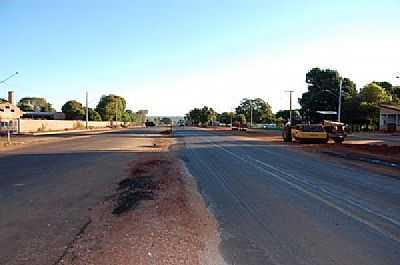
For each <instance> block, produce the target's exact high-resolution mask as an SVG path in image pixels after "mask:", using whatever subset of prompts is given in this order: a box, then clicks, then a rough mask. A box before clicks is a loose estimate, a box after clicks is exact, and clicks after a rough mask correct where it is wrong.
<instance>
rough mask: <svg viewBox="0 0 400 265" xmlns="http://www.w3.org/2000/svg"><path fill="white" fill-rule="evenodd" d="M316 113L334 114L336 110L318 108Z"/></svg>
mask: <svg viewBox="0 0 400 265" xmlns="http://www.w3.org/2000/svg"><path fill="white" fill-rule="evenodd" d="M317 113H319V114H322V115H336V114H337V112H336V111H330V110H319V111H317Z"/></svg>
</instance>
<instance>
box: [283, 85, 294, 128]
mask: <svg viewBox="0 0 400 265" xmlns="http://www.w3.org/2000/svg"><path fill="white" fill-rule="evenodd" d="M285 92H287V93H289V95H290V100H289V102H290V103H289V122H290V125H292V94H293V92H294V91H293V90H287V91H285Z"/></svg>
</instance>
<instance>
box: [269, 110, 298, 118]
mask: <svg viewBox="0 0 400 265" xmlns="http://www.w3.org/2000/svg"><path fill="white" fill-rule="evenodd" d="M275 118H276V119H282V120H284V121H289V119H290V110H280V111H278V112H277V113H276V114H275ZM300 118H301V116H300V112H299V110H292V119H294V120H298V119H300Z"/></svg>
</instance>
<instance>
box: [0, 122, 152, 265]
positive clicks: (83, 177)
mask: <svg viewBox="0 0 400 265" xmlns="http://www.w3.org/2000/svg"><path fill="white" fill-rule="evenodd" d="M157 132H158V131H157V130H154V129H153V130H140V129H136V130H124V131H118V132H109V133H104V134H97V135H85V136H84V137H79V135H76V136H77V137H76V138H71V139H68V140H63V141H61V142H51V143H48V144H38V145H33V146H31V147H27V148H22V149H17V150H14V151H8V152H2V153H0V170H1V171H0V264H1V265H14V264H29V265H47V264H54V263H55V262H56V261H57V259H59V257H61V256H62V254H63V252H64V250H65V248H66V246H67V245H68V244H70V243H71V241H72V240H73V239H74V237H75V235H76V234H77V233H79V231H80V230H81V229H82V228H83V227H84V226H85V224H87V223H88V221H89V219H88V217H89V214H90V208H92V207H94V206H96V205H97V203H99V202H101V201H102V200H104V197H105V196H106V195H109V192H110V189H112V188H113V187H114V184H115V183H116V182H117V181H118V180H120V179H122V178H123V177H124V176H126V171H125V170H126V168H127V166H128V163H129V162H130V161H132V160H133V159H134V158H135V152H134V150H135V145H136V144H138V142H140V141H138V140H137V139H139V138H141V137H145V135H143V134H153V133H157ZM55 137H61V136H55ZM61 138H62V137H61Z"/></svg>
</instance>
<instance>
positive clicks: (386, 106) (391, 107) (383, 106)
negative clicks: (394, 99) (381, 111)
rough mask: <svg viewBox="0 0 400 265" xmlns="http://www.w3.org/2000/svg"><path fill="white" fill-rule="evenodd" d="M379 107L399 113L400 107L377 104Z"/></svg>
mask: <svg viewBox="0 0 400 265" xmlns="http://www.w3.org/2000/svg"><path fill="white" fill-rule="evenodd" d="M379 107H381V108H385V109H391V110H395V111H400V106H399V105H393V104H379Z"/></svg>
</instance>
